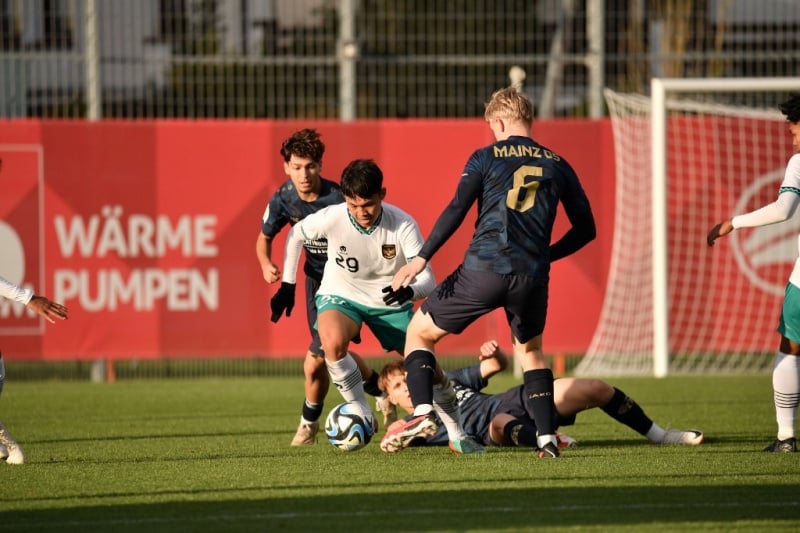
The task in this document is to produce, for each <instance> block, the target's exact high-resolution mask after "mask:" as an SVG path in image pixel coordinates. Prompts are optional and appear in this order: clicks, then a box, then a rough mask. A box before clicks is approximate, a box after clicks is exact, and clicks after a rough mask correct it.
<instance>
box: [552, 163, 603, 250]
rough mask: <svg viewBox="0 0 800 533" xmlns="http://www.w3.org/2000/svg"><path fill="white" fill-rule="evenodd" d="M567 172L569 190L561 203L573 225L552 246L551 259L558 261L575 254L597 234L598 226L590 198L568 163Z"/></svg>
mask: <svg viewBox="0 0 800 533" xmlns="http://www.w3.org/2000/svg"><path fill="white" fill-rule="evenodd" d="M565 172H566V173H567V175H566V179H567V192H566V193H565V196H563V197H562V198H561V204H562V205H563V206H564V212H565V213H566V214H567V218H568V219H569V223H570V226H571V227H570V228H569V230H567V232H566V233H565V234H564V235H562V236H561V238H560V239H559V240H558V241H556V242H555V243H553V244H552V245H551V246H550V261H558V260H559V259H562V258H564V257H567V256H568V255H572V254H574V253H575V252H577V251H578V250H580V249H581V248H583V247H584V246H586V245H587V244H589V243H590V242H591V241H593V240H594V238H595V237H596V236H597V226H596V224H595V221H594V215H593V214H592V208H591V205H590V204H589V198H588V197H587V196H586V193H585V192H584V190H583V187H581V183H580V181H579V180H578V176H577V175H575V172H574V171H573V170H572V167H569V166H568V165H567V167H566V170H565Z"/></svg>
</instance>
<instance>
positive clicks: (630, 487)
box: [0, 372, 800, 533]
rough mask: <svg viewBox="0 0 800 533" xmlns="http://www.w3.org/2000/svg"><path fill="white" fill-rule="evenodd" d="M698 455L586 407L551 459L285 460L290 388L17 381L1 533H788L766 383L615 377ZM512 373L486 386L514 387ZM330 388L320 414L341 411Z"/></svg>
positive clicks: (793, 522)
mask: <svg viewBox="0 0 800 533" xmlns="http://www.w3.org/2000/svg"><path fill="white" fill-rule="evenodd" d="M608 381H609V382H611V383H612V384H614V385H616V386H618V387H620V388H621V389H622V390H624V391H625V392H627V393H628V394H629V395H631V396H633V397H634V398H635V399H637V400H638V401H639V403H640V404H641V405H642V406H643V407H644V409H645V411H646V412H647V413H648V414H649V415H650V416H651V417H652V418H653V419H655V420H656V421H657V422H658V423H660V424H661V425H662V426H667V425H668V424H671V425H672V426H674V427H678V428H695V427H696V428H699V429H702V430H704V431H705V432H706V439H707V441H706V443H705V444H704V445H702V446H699V447H696V448H691V447H675V446H655V445H650V444H648V443H646V442H645V441H644V439H642V438H641V437H639V435H638V434H636V433H634V432H633V431H632V430H630V429H628V428H627V427H624V426H621V425H619V424H617V423H616V422H614V421H613V420H612V419H610V418H609V417H607V416H606V415H605V414H604V413H603V412H602V411H600V410H598V409H595V410H592V411H588V412H585V413H582V414H581V415H579V416H578V421H577V423H576V425H574V426H571V427H567V428H563V430H564V432H565V433H567V434H569V435H570V436H572V437H574V438H576V439H578V441H579V443H580V446H579V447H578V448H577V449H574V450H570V451H567V452H566V453H565V454H564V456H563V458H562V459H560V460H538V459H536V458H535V456H534V454H533V453H532V452H531V451H528V450H521V449H510V448H503V449H500V448H494V449H490V451H489V453H486V454H484V455H477V456H456V455H452V454H450V453H449V452H448V450H447V449H445V448H429V449H411V450H407V451H405V452H403V453H400V454H397V455H392V456H389V455H385V454H383V453H382V452H381V451H380V448H379V446H378V444H377V442H376V441H377V439H378V438H380V436H381V434H382V433H383V431H382V430H381V432H380V433H379V434H378V436H377V438H376V439H374V440H373V442H372V443H371V444H370V445H369V446H367V447H366V448H364V449H363V450H360V451H358V452H353V453H345V452H341V451H339V450H336V449H334V448H333V447H332V446H330V445H328V444H327V442H325V440H324V437H323V438H322V439H320V443H319V444H317V445H316V446H313V447H305V448H291V447H289V445H288V443H289V440H290V439H291V437H292V435H293V433H294V430H295V427H296V425H297V422H298V419H299V408H300V405H301V401H302V379H301V378H264V377H260V378H225V379H209V378H204V379H191V380H189V379H173V380H169V379H164V380H131V381H118V382H117V383H113V384H92V383H87V382H64V381H34V382H14V381H13V372H12V375H11V378H10V380H9V381H8V382H7V383H6V388H5V390H4V391H3V397H2V400H1V401H0V418H3V419H4V420H5V421H6V423H7V426H8V428H9V430H10V432H11V433H12V434H13V435H14V436H15V437H16V438H17V439H18V440H19V442H20V443H21V444H22V445H23V447H24V448H25V450H26V453H27V464H25V465H23V466H11V465H7V464H5V463H2V464H0V480H2V481H1V482H2V496H1V497H0V531H15V532H26V531H30V532H47V531H53V532H56V531H58V532H71V531H81V532H83V531H113V532H115V533H123V532H128V531H131V532H133V531H135V532H139V533H140V532H142V531H146V532H148V533H152V532H156V531H170V532H173V531H198V532H202V531H248V532H250V531H379V530H385V531H504V532H509V531H533V530H536V531H558V530H561V531H568V530H569V531H574V530H581V531H637V532H638V531H688V530H704V531H709V530H710V531H731V530H740V531H748V532H749V531H767V530H798V529H800V454H767V453H763V452H761V451H760V450H761V448H763V447H764V446H765V445H766V444H768V443H769V442H770V441H771V440H772V439H773V438H774V434H775V421H774V418H775V417H774V413H773V407H772V388H771V382H770V377H769V376H768V375H759V376H725V377H669V378H666V379H661V380H656V379H653V378H641V379H634V378H625V379H619V378H613V379H609V380H608ZM515 383H516V381H515V380H514V378H513V377H512V376H511V375H510V374H504V375H502V376H501V377H499V378H497V379H496V381H495V382H493V384H492V386H491V388H490V390H492V391H500V390H503V389H504V388H506V387H508V386H511V385H513V384H515ZM339 401H340V397H339V396H338V393H337V392H336V391H335V390H332V391H331V393H330V395H329V397H328V401H327V405H326V413H327V409H328V408H330V407H332V406H333V405H335V404H337V403H339Z"/></svg>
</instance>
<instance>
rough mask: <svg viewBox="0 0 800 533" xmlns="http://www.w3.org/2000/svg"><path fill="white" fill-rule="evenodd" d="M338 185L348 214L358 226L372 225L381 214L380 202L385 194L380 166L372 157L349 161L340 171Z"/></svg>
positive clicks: (367, 226) (366, 226)
mask: <svg viewBox="0 0 800 533" xmlns="http://www.w3.org/2000/svg"><path fill="white" fill-rule="evenodd" d="M340 185H341V188H342V194H343V195H344V201H345V203H346V204H347V210H348V211H349V212H350V215H351V216H352V217H353V218H354V219H355V221H356V222H357V223H358V225H359V226H361V227H363V228H369V227H370V226H372V225H373V224H374V223H375V221H376V220H377V219H378V217H380V215H381V202H383V199H384V197H385V196H386V189H385V188H384V187H383V172H382V171H381V169H380V167H378V165H377V164H376V163H375V161H373V160H372V159H356V160H354V161H351V162H350V164H349V165H347V167H345V169H344V170H343V171H342V182H341V184H340Z"/></svg>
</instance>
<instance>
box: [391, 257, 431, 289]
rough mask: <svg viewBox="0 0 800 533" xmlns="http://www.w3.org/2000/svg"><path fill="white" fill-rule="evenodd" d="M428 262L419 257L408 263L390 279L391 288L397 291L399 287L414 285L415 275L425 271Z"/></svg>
mask: <svg viewBox="0 0 800 533" xmlns="http://www.w3.org/2000/svg"><path fill="white" fill-rule="evenodd" d="M427 264H428V262H427V261H426V260H425V259H423V258H421V257H420V256H417V257H415V258H414V259H412V260H411V262H410V263H406V264H405V265H403V266H401V267H400V269H399V270H398V271H397V272H396V273H395V275H394V277H393V278H392V288H393V289H399V288H400V287H408V286H409V285H411V284H412V283H414V278H416V277H417V274H419V273H420V272H422V271H423V270H425V266H426V265H427Z"/></svg>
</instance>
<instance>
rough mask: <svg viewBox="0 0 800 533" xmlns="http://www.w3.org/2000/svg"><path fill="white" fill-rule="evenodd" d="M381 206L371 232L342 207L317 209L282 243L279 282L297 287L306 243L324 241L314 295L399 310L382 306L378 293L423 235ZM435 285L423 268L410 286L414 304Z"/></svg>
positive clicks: (411, 254)
mask: <svg viewBox="0 0 800 533" xmlns="http://www.w3.org/2000/svg"><path fill="white" fill-rule="evenodd" d="M381 206H382V212H381V214H380V216H379V218H378V220H377V221H376V223H375V224H373V225H372V227H370V228H369V229H364V228H362V227H361V226H359V225H358V223H357V222H356V221H355V220H353V218H352V217H351V216H350V212H349V211H348V210H347V204H346V203H344V204H338V205H332V206H329V207H326V208H324V209H321V210H319V211H317V212H316V213H313V214H311V215H308V216H307V217H305V218H304V219H303V220H301V221H300V222H298V223H297V224H295V225H294V226H293V227H292V230H291V231H290V232H289V236H288V237H287V241H286V255H285V259H284V268H283V281H285V282H287V283H296V279H297V263H298V260H299V258H300V250H301V249H302V244H303V242H304V240H309V239H310V240H316V239H327V240H328V261H327V262H326V263H325V270H324V273H323V275H322V284H321V285H320V288H319V290H318V291H317V294H318V295H335V296H339V297H342V298H346V299H348V300H351V301H353V302H355V303H358V304H361V305H364V306H367V307H372V308H386V307H395V308H397V305H396V304H395V305H393V306H387V305H386V304H385V303H383V296H384V293H383V292H382V290H383V288H384V287H386V286H388V285H391V283H392V277H393V276H394V275H395V273H396V272H397V271H398V270H400V268H401V267H402V266H403V265H405V264H406V263H408V262H409V261H411V260H412V259H413V258H414V257H416V255H417V254H418V253H419V251H420V249H421V248H422V234H421V232H420V230H419V226H417V223H416V221H415V220H414V219H413V218H412V217H411V215H409V214H408V213H406V212H405V211H403V210H402V209H400V208H398V207H395V206H393V205H391V204H387V203H385V202H384V203H382V204H381ZM434 286H435V280H434V277H433V272H432V271H431V270H430V268H428V267H426V268H425V270H423V271H422V272H420V274H419V275H418V276H417V278H416V280H415V281H414V283H412V284H411V288H412V289H413V290H414V299H419V298H423V297H425V296H427V295H428V294H429V293H430V292H431V291H432V290H433V288H434ZM407 305H410V304H407Z"/></svg>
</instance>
